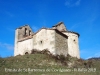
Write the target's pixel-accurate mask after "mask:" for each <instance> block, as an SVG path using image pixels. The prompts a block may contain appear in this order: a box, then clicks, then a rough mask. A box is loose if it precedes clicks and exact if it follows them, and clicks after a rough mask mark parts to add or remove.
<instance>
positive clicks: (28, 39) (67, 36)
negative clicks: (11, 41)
mask: <svg viewBox="0 0 100 75" xmlns="http://www.w3.org/2000/svg"><path fill="white" fill-rule="evenodd" d="M78 37H79V34H78V33H76V32H71V31H68V30H67V29H66V27H65V25H64V23H63V22H59V23H58V24H57V25H55V26H53V27H52V28H41V29H40V30H39V31H37V32H36V33H34V32H32V29H31V28H30V27H29V25H25V26H22V27H19V28H17V29H16V30H15V50H14V56H16V55H24V54H28V53H29V54H30V53H31V50H32V49H36V50H39V51H42V50H44V49H48V50H49V51H50V52H51V53H52V54H53V55H65V56H67V55H68V54H69V55H71V56H72V57H77V58H80V54H79V45H78Z"/></svg>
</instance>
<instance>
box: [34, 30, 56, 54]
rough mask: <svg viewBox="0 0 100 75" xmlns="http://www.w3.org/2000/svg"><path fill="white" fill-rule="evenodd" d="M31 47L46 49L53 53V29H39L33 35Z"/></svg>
mask: <svg viewBox="0 0 100 75" xmlns="http://www.w3.org/2000/svg"><path fill="white" fill-rule="evenodd" d="M33 47H34V49H37V50H40V51H41V50H43V49H48V50H49V51H50V52H51V53H52V54H55V33H54V30H47V29H41V30H40V31H39V32H38V33H36V34H34V36H33Z"/></svg>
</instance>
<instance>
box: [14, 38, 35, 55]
mask: <svg viewBox="0 0 100 75" xmlns="http://www.w3.org/2000/svg"><path fill="white" fill-rule="evenodd" d="M32 49H33V39H27V40H24V41H21V42H18V43H17V50H16V53H15V56H16V55H24V54H25V53H26V52H28V53H29V54H30V53H31V50H32Z"/></svg>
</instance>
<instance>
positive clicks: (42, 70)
mask: <svg viewBox="0 0 100 75" xmlns="http://www.w3.org/2000/svg"><path fill="white" fill-rule="evenodd" d="M99 63H100V60H91V59H90V60H83V59H77V58H73V57H71V56H69V55H68V57H64V56H63V55H58V56H52V55H50V54H47V53H44V52H43V53H39V52H36V53H34V54H26V55H23V56H21V55H18V56H16V57H8V58H0V75H100V72H99V71H100V64H99Z"/></svg>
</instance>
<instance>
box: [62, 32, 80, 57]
mask: <svg viewBox="0 0 100 75" xmlns="http://www.w3.org/2000/svg"><path fill="white" fill-rule="evenodd" d="M63 33H64V34H66V35H67V36H68V54H69V55H71V56H73V57H77V58H80V53H79V44H78V35H77V34H75V33H71V32H63Z"/></svg>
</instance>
